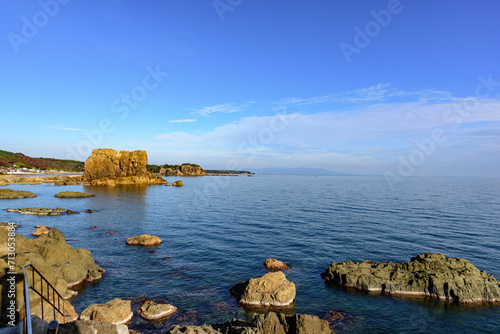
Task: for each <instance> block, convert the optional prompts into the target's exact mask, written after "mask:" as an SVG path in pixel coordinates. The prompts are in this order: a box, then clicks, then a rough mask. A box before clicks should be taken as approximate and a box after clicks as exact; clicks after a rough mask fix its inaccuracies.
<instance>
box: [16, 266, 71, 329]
mask: <svg viewBox="0 0 500 334" xmlns="http://www.w3.org/2000/svg"><path fill="white" fill-rule="evenodd" d="M27 267H31V273H32V275H31V282H32V284H33V285H29V284H28V273H27V272H26V268H27ZM23 271H24V312H25V313H24V320H25V321H24V326H23V327H24V329H23V332H24V334H32V327H31V310H30V298H29V289H31V290H33V291H34V292H35V293H36V294H37V295H39V296H40V298H41V308H42V319H44V316H43V313H44V311H43V302H44V301H46V302H47V303H49V305H50V306H52V309H53V312H54V320H56V311H57V312H58V313H59V314H60V315H61V316H62V317H63V322H64V323H65V322H66V321H65V319H64V318H65V317H70V315H69V314H65V313H66V309H65V306H64V298H63V297H62V296H61V294H60V293H59V292H57V290H56V289H55V288H54V287H53V286H52V284H50V282H49V281H47V279H46V278H45V277H44V276H43V275H42V274H41V273H40V272H39V271H38V270H37V269H36V268H35V267H33V265H32V264H31V263H28V264H26V265H24V266H23ZM35 272H36V273H37V274H38V276H40V291H38V290H37V289H36V288H35V286H34V285H35ZM44 281H45V283H46V292H47V297H48V298H46V297H45V296H44V295H43V292H44V291H43V282H44ZM49 287H50V288H51V289H52V300H53V301H54V303H55V301H56V295H57V306H56V305H55V304H54V303H52V302H51V301H50V291H49ZM61 300H62V312H61Z"/></svg>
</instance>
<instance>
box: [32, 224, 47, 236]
mask: <svg viewBox="0 0 500 334" xmlns="http://www.w3.org/2000/svg"><path fill="white" fill-rule="evenodd" d="M50 229H51V227H48V226H45V225H37V226H36V228H35V230H34V231H33V232H31V235H34V236H35V237H39V236H41V235H42V234H49V230H50Z"/></svg>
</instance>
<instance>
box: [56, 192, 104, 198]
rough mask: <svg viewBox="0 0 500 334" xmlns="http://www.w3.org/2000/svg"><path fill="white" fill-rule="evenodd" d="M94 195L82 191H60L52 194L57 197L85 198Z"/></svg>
mask: <svg viewBox="0 0 500 334" xmlns="http://www.w3.org/2000/svg"><path fill="white" fill-rule="evenodd" d="M94 196H95V195H94V194H89V193H82V192H79V191H61V192H60V193H57V194H55V195H54V197H57V198H87V197H94Z"/></svg>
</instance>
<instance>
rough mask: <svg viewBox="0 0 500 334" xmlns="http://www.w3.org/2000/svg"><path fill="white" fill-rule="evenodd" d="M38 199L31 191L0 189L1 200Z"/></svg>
mask: <svg viewBox="0 0 500 334" xmlns="http://www.w3.org/2000/svg"><path fill="white" fill-rule="evenodd" d="M30 197H36V194H34V193H32V192H31V191H24V190H12V189H0V199H16V198H30Z"/></svg>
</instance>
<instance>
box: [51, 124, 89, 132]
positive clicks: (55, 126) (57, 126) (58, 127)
mask: <svg viewBox="0 0 500 334" xmlns="http://www.w3.org/2000/svg"><path fill="white" fill-rule="evenodd" d="M45 127H46V128H48V129H55V130H64V131H85V129H79V128H71V127H67V126H64V125H45Z"/></svg>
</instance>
